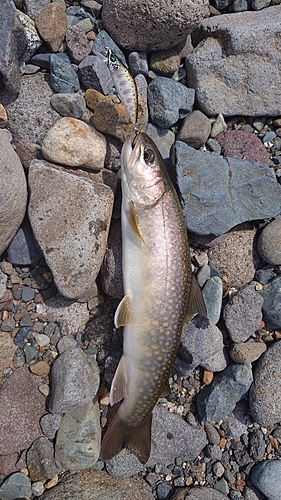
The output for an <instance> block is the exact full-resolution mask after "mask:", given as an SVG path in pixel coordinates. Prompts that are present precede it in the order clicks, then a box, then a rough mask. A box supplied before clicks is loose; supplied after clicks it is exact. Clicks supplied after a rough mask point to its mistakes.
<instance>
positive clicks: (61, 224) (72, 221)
mask: <svg viewBox="0 0 281 500" xmlns="http://www.w3.org/2000/svg"><path fill="white" fill-rule="evenodd" d="M63 119H66V118H62V120H63ZM92 175H93V174H91V173H83V172H80V171H71V173H70V172H69V171H66V170H64V169H62V168H55V167H53V166H52V165H50V164H48V163H46V162H43V161H33V162H32V163H31V165H30V169H29V187H30V203H29V218H30V221H31V225H32V228H33V231H34V234H35V237H36V240H37V242H38V243H39V245H40V248H41V250H42V252H43V254H44V257H45V259H46V262H47V264H48V266H49V267H50V269H51V270H52V273H53V276H54V280H55V283H56V286H57V288H58V290H59V291H60V292H61V293H62V294H63V295H64V296H66V297H68V298H70V299H77V298H80V299H83V300H88V299H90V298H92V297H93V296H95V295H96V285H95V280H96V277H97V274H98V272H99V270H100V267H101V263H102V259H103V257H104V253H105V249H106V241H107V235H108V230H109V222H110V217H111V212H112V207H113V192H112V191H111V189H110V188H109V187H108V186H106V185H104V184H102V183H101V182H96V181H95V180H93V177H92ZM62 185H63V186H64V193H63V196H62V191H61V186H62ZM77 192H79V193H80V194H79V197H77ZM62 207H63V210H62Z"/></svg>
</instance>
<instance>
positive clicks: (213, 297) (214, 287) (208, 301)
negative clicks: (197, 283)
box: [202, 276, 223, 325]
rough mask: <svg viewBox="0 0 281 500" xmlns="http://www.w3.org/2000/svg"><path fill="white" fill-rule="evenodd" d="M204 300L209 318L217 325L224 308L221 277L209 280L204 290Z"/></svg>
mask: <svg viewBox="0 0 281 500" xmlns="http://www.w3.org/2000/svg"><path fill="white" fill-rule="evenodd" d="M202 295H203V299H204V302H205V305H206V309H207V318H208V319H209V320H210V321H211V322H212V323H214V324H215V325H216V324H217V322H218V321H219V319H220V314H221V307H222V295H223V286H222V280H221V278H220V277H219V276H213V277H212V278H209V279H208V280H207V281H206V282H205V284H204V287H203V289H202Z"/></svg>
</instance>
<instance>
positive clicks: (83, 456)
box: [55, 401, 101, 471]
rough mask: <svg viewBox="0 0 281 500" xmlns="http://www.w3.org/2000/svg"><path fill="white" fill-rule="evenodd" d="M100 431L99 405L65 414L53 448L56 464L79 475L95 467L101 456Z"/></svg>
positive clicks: (91, 405) (90, 404)
mask: <svg viewBox="0 0 281 500" xmlns="http://www.w3.org/2000/svg"><path fill="white" fill-rule="evenodd" d="M100 443H101V427H100V409H99V404H98V401H96V402H95V403H93V402H92V401H91V402H90V403H88V404H87V405H86V406H82V407H81V408H77V409H75V410H72V411H68V412H67V413H65V414H64V415H63V417H62V419H61V424H60V428H59V430H58V433H57V438H56V445H55V457H56V464H57V465H58V467H59V468H60V469H62V470H64V469H67V470H70V471H79V470H83V469H86V468H88V467H92V466H93V465H95V463H96V462H97V460H98V458H99V454H100Z"/></svg>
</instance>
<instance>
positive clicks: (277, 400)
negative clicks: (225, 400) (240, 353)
mask: <svg viewBox="0 0 281 500" xmlns="http://www.w3.org/2000/svg"><path fill="white" fill-rule="evenodd" d="M280 353H281V342H280V341H279V342H276V343H274V344H273V345H271V346H270V347H268V349H267V351H266V352H265V353H264V354H263V356H262V357H261V359H260V360H259V361H258V363H257V366H256V369H255V372H254V383H253V385H252V387H251V390H250V394H249V404H250V410H251V413H252V415H253V418H254V419H255V421H256V422H258V423H259V424H260V425H262V426H264V427H269V426H271V425H275V424H276V423H277V422H279V421H280V412H281V394H280V384H279V381H280V376H281V367H280V363H279V359H280Z"/></svg>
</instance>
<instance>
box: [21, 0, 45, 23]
mask: <svg viewBox="0 0 281 500" xmlns="http://www.w3.org/2000/svg"><path fill="white" fill-rule="evenodd" d="M24 3H25V6H26V13H27V15H28V16H29V17H31V19H33V20H34V19H35V17H36V16H37V15H38V14H40V12H41V11H42V10H43V9H44V8H45V7H47V5H49V3H50V2H49V0H25V2H24Z"/></svg>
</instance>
